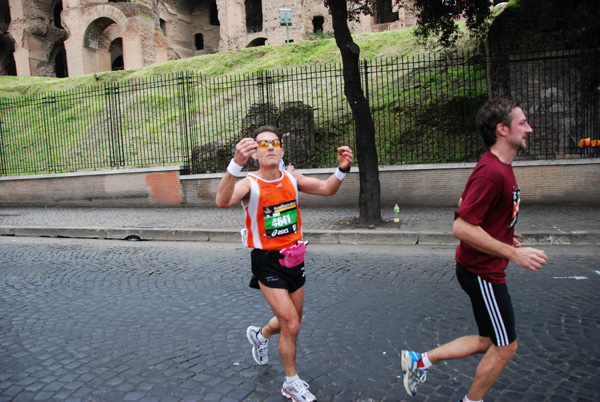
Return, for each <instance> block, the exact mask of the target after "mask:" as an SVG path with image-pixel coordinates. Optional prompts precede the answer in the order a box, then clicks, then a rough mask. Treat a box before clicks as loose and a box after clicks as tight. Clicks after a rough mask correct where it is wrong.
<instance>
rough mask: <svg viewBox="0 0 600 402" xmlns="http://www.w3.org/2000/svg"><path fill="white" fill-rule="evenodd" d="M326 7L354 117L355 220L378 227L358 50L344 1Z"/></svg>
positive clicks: (371, 135)
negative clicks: (357, 186) (357, 211)
mask: <svg viewBox="0 0 600 402" xmlns="http://www.w3.org/2000/svg"><path fill="white" fill-rule="evenodd" d="M327 4H328V6H329V9H330V11H331V17H332V22H333V31H334V35H335V42H336V43H337V46H338V48H339V49H340V52H341V54H342V66H343V72H344V94H345V95H346V99H347V100H348V103H349V104H350V108H351V109H352V114H353V116H354V123H355V136H356V158H357V160H358V168H359V170H360V194H359V203H358V205H359V209H360V214H359V217H358V219H359V220H360V222H362V223H364V224H378V223H381V221H382V220H381V201H380V191H381V190H380V184H379V168H378V161H377V148H376V147H375V127H374V125H373V117H372V116H371V111H370V110H369V103H368V102H367V99H366V98H365V95H364V93H363V90H362V87H361V83H360V66H359V55H360V48H359V47H358V45H357V44H356V43H354V41H353V40H352V35H351V34H350V30H349V29H348V10H347V6H346V0H329V1H327Z"/></svg>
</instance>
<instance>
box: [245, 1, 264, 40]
mask: <svg viewBox="0 0 600 402" xmlns="http://www.w3.org/2000/svg"><path fill="white" fill-rule="evenodd" d="M245 6H246V32H248V33H253V32H261V31H262V30H263V13H262V0H246V1H245Z"/></svg>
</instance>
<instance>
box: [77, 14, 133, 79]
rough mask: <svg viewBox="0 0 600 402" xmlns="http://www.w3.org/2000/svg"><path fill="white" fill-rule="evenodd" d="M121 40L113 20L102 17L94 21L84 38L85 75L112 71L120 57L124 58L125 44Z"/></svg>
mask: <svg viewBox="0 0 600 402" xmlns="http://www.w3.org/2000/svg"><path fill="white" fill-rule="evenodd" d="M115 38H119V40H118V41H117V40H115ZM120 38H121V34H120V29H119V27H118V25H117V24H116V23H115V21H113V20H112V19H110V18H108V17H100V18H98V19H96V20H94V21H92V22H91V23H90V25H88V27H87V29H86V31H85V34H84V36H83V48H84V52H83V63H84V71H85V73H97V72H101V71H111V70H112V65H113V62H114V61H115V59H117V58H118V57H119V56H122V58H124V57H123V42H122V39H120ZM121 64H122V63H121Z"/></svg>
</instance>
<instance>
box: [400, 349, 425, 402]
mask: <svg viewBox="0 0 600 402" xmlns="http://www.w3.org/2000/svg"><path fill="white" fill-rule="evenodd" d="M420 359H421V354H420V353H417V352H412V351H409V350H403V351H402V374H403V377H404V378H403V382H404V389H405V390H406V393H407V394H408V395H410V396H415V395H417V385H419V384H421V383H424V382H425V381H426V380H427V370H421V369H420V368H419V367H418V365H417V363H418V362H419V360H420Z"/></svg>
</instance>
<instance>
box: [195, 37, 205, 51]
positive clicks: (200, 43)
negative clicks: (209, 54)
mask: <svg viewBox="0 0 600 402" xmlns="http://www.w3.org/2000/svg"><path fill="white" fill-rule="evenodd" d="M194 46H195V47H196V50H204V35H202V34H201V33H197V34H195V35H194Z"/></svg>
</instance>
